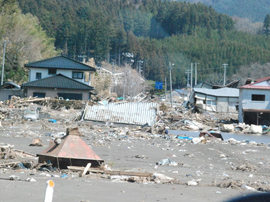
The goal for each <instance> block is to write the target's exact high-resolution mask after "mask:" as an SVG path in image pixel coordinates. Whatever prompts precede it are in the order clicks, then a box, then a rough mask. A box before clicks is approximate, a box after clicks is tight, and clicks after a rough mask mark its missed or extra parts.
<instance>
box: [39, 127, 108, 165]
mask: <svg viewBox="0 0 270 202" xmlns="http://www.w3.org/2000/svg"><path fill="white" fill-rule="evenodd" d="M79 135H80V134H79V131H78V128H74V129H72V130H71V131H70V132H68V133H67V135H66V136H64V137H63V138H61V143H60V144H57V143H55V142H50V146H49V147H48V148H47V149H46V150H44V151H43V152H41V153H40V154H39V156H42V155H43V156H51V157H55V158H68V159H83V160H96V161H103V160H102V159H101V158H99V156H98V155H97V154H96V153H95V152H94V151H93V150H92V149H91V148H90V147H89V146H88V145H87V144H86V143H85V142H84V141H83V140H82V139H81V138H80V136H79Z"/></svg>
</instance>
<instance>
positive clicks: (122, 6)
mask: <svg viewBox="0 0 270 202" xmlns="http://www.w3.org/2000/svg"><path fill="white" fill-rule="evenodd" d="M18 2H19V5H20V7H21V9H22V11H23V12H24V13H31V14H33V15H35V16H37V17H38V19H39V21H40V23H41V26H42V27H43V28H44V29H45V30H46V32H47V33H48V34H49V36H50V37H53V38H55V46H56V48H57V49H62V50H63V54H65V55H67V56H69V57H71V58H74V59H78V55H86V56H87V57H93V58H95V60H96V61H103V60H107V61H109V62H114V63H116V64H123V63H124V62H125V61H127V60H126V58H124V57H123V53H127V52H129V53H133V54H134V60H135V62H134V63H133V67H134V68H135V67H136V65H137V61H139V60H143V61H144V64H143V69H144V75H145V77H146V78H147V79H151V80H156V81H164V78H165V77H167V76H168V73H169V71H168V64H169V62H172V63H174V64H175V65H174V66H173V83H174V85H175V86H182V85H184V84H185V83H186V74H185V71H186V70H187V69H189V68H190V62H197V63H200V65H199V72H200V73H199V75H198V79H199V81H204V80H206V79H208V78H209V75H210V74H212V73H216V74H218V73H222V71H223V69H222V68H221V64H223V63H227V64H229V67H228V78H230V76H231V75H233V74H234V73H236V72H237V71H238V68H239V67H240V66H242V65H249V64H251V63H256V62H260V63H266V62H269V55H270V40H269V38H268V36H264V35H250V34H247V33H243V32H239V31H236V30H235V28H234V22H233V20H232V19H231V17H229V16H227V15H225V14H220V13H218V12H217V11H215V10H214V9H213V8H212V7H209V6H206V5H203V4H191V3H187V2H170V1H162V0H110V1H109V0H98V1H97V0H76V1H72V0H18Z"/></svg>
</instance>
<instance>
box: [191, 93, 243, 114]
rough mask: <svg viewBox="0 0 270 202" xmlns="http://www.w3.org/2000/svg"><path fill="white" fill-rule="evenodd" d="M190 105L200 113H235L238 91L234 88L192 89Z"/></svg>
mask: <svg viewBox="0 0 270 202" xmlns="http://www.w3.org/2000/svg"><path fill="white" fill-rule="evenodd" d="M191 96H192V97H191V99H190V103H191V104H192V105H193V106H195V107H196V108H197V109H198V110H200V111H203V110H205V111H212V112H221V113H227V112H232V113H236V112H237V105H238V101H239V90H238V89H236V88H219V89H207V88H194V89H193V92H192V95H191Z"/></svg>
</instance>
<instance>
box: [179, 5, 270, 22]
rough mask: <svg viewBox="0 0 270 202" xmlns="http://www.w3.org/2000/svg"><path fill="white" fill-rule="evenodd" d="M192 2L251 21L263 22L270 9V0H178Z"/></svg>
mask: <svg viewBox="0 0 270 202" xmlns="http://www.w3.org/2000/svg"><path fill="white" fill-rule="evenodd" d="M178 1H182V2H184V1H186V2H192V3H198V2H201V3H203V4H205V5H207V6H212V7H213V8H214V9H215V10H216V11H217V12H219V13H225V14H227V15H229V16H238V17H241V18H248V19H249V20H251V21H253V22H263V20H264V18H265V16H266V15H267V14H268V13H269V10H270V1H266V0H256V1H254V0H178Z"/></svg>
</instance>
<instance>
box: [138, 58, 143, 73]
mask: <svg viewBox="0 0 270 202" xmlns="http://www.w3.org/2000/svg"><path fill="white" fill-rule="evenodd" d="M138 63H139V67H138V72H139V74H140V76H141V77H142V71H143V70H142V67H141V65H142V64H143V61H142V60H139V61H138V62H137V66H138Z"/></svg>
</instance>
